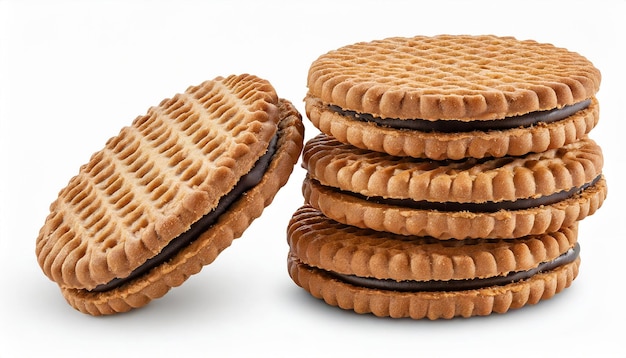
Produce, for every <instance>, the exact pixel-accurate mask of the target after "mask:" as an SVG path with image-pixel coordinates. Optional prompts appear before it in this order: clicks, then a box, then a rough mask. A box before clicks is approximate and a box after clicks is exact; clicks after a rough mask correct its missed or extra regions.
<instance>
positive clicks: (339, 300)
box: [288, 255, 580, 320]
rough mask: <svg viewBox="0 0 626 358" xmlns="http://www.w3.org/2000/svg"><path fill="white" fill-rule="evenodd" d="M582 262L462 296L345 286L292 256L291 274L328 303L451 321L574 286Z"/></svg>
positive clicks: (533, 301)
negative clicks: (573, 282)
mask: <svg viewBox="0 0 626 358" xmlns="http://www.w3.org/2000/svg"><path fill="white" fill-rule="evenodd" d="M579 266H580V258H577V259H576V260H575V261H574V262H571V263H569V264H567V265H564V266H561V267H559V268H557V269H554V270H551V271H548V272H544V273H540V274H537V275H535V276H533V277H531V278H530V279H527V280H524V281H520V282H515V283H511V284H508V285H505V286H496V287H487V288H482V289H476V290H467V291H456V292H398V291H387V290H379V289H370V288H365V287H359V286H354V285H351V284H349V283H345V282H343V281H341V280H339V279H337V278H335V277H333V276H332V275H330V274H328V273H326V272H325V271H322V270H319V269H316V268H312V267H309V266H306V265H304V264H303V263H301V262H299V261H298V259H297V258H296V257H295V256H293V255H290V256H289V259H288V267H289V275H290V276H291V278H292V280H293V281H294V282H295V283H296V284H297V285H298V286H300V287H302V288H303V289H305V290H306V291H308V292H309V293H310V294H311V295H313V296H314V297H316V298H319V299H322V300H324V301H325V302H326V303H327V304H329V305H332V306H337V307H339V308H342V309H345V310H353V311H354V312H356V313H371V314H374V315H375V316H378V317H392V318H412V319H424V318H427V319H430V320H435V319H451V318H454V317H472V316H487V315H490V314H492V313H505V312H507V311H509V310H511V309H517V308H521V307H523V306H525V305H529V304H536V303H538V302H539V301H541V300H545V299H549V298H551V297H553V296H554V295H555V294H557V293H559V292H561V291H562V290H563V289H565V288H567V287H569V286H570V285H571V283H572V281H573V280H574V279H575V278H576V276H577V275H578V269H579Z"/></svg>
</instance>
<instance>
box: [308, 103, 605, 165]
mask: <svg viewBox="0 0 626 358" xmlns="http://www.w3.org/2000/svg"><path fill="white" fill-rule="evenodd" d="M305 111H306V114H307V117H308V118H309V119H310V120H311V122H312V123H313V125H314V126H315V127H317V128H318V129H320V130H321V131H322V132H323V133H326V134H328V135H331V136H333V137H335V138H337V139H338V140H339V141H341V142H343V143H349V144H351V145H353V146H355V147H359V148H362V149H368V150H373V151H378V152H383V153H388V154H391V155H395V156H410V157H415V158H429V159H434V160H444V159H453V160H457V159H463V158H466V157H472V158H485V157H503V156H507V155H524V154H526V153H538V152H542V151H546V150H550V149H555V148H559V147H561V146H564V145H567V144H570V143H573V142H575V141H577V140H579V139H581V138H583V137H585V136H586V135H587V134H588V133H589V132H590V131H591V130H592V129H593V128H594V127H595V126H596V125H597V123H598V120H599V118H600V116H599V106H598V103H597V100H596V99H595V98H593V99H592V104H591V106H590V107H589V108H587V109H585V110H581V111H578V112H577V113H575V114H574V115H572V116H570V117H568V118H566V119H563V120H560V121H556V122H553V123H549V124H545V123H542V124H540V125H536V126H532V127H527V128H513V129H508V130H497V131H496V130H494V131H473V132H467V133H439V132H420V131H415V130H397V129H393V128H387V127H383V126H378V125H376V124H373V123H368V122H361V121H356V120H354V119H351V118H347V117H344V116H342V115H340V114H338V113H336V112H333V111H330V110H328V107H327V106H325V105H324V104H323V103H322V102H321V101H320V100H319V99H316V98H311V97H307V98H306V102H305Z"/></svg>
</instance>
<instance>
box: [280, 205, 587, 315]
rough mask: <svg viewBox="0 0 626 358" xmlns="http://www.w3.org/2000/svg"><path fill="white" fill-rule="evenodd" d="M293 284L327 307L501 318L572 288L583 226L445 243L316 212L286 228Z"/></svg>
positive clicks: (297, 216) (299, 215)
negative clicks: (353, 223) (495, 315)
mask: <svg viewBox="0 0 626 358" xmlns="http://www.w3.org/2000/svg"><path fill="white" fill-rule="evenodd" d="M287 235H288V243H289V246H290V252H289V258H288V266H289V274H290V276H291V277H292V279H293V280H294V282H295V283H296V284H297V285H299V286H301V287H303V288H304V289H305V290H307V291H309V292H310V293H311V294H312V295H313V296H315V297H317V298H321V299H323V300H324V301H326V302H327V303H328V304H330V305H334V306H339V307H341V308H343V309H351V310H354V311H356V312H358V313H373V314H374V315H377V316H390V317H394V318H399V317H411V318H414V319H422V318H428V319H439V318H453V317H456V316H462V317H470V316H477V315H481V316H482V315H488V314H491V313H493V312H497V313H504V312H506V311H508V310H509V309H513V308H519V307H522V306H524V305H527V304H534V303H537V302H538V301H540V300H542V299H547V298H550V297H552V296H554V295H555V294H556V293H558V292H560V291H562V290H563V289H564V288H566V287H569V286H570V285H571V283H572V281H573V280H574V279H575V278H576V276H577V274H578V267H579V265H580V258H579V251H580V248H579V245H578V244H577V235H578V224H577V223H575V224H574V225H573V226H571V227H565V228H561V229H560V230H559V231H557V232H554V233H550V234H541V235H535V236H527V237H523V238H520V239H517V240H505V239H502V240H495V239H471V240H463V241H441V240H436V239H432V238H425V237H417V236H402V235H393V234H389V233H381V232H377V231H372V230H367V229H359V228H356V227H353V226H348V225H344V224H340V223H337V222H335V221H333V220H331V219H328V218H327V217H325V216H324V215H323V214H322V213H321V212H320V211H318V210H316V209H314V208H312V207H311V206H307V205H305V206H303V207H301V208H300V209H298V210H297V211H296V212H295V213H294V215H293V217H292V219H291V221H290V222H289V227H288V234H287Z"/></svg>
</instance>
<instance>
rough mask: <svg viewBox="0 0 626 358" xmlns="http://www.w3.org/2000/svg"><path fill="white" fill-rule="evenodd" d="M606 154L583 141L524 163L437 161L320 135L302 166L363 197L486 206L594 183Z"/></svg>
mask: <svg viewBox="0 0 626 358" xmlns="http://www.w3.org/2000/svg"><path fill="white" fill-rule="evenodd" d="M603 164H604V160H603V156H602V150H601V148H600V146H598V145H597V144H596V143H595V142H594V141H593V140H591V139H588V138H585V139H583V140H581V141H578V142H575V143H573V144H570V145H567V146H564V147H561V148H558V149H553V150H549V151H546V152H541V153H536V154H528V155H526V156H521V157H503V158H490V159H483V160H477V159H472V158H468V159H465V160H459V161H433V160H423V159H416V158H410V157H395V156H391V155H387V154H384V153H380V152H372V151H367V150H361V149H358V148H355V147H353V146H350V145H346V144H343V143H341V142H339V141H338V140H336V139H335V138H333V137H330V136H327V135H324V134H319V135H317V136H316V137H314V138H312V139H310V140H309V141H308V142H307V143H306V145H305V148H304V151H303V153H302V165H303V167H304V168H305V169H306V170H307V172H308V174H309V176H310V177H311V178H313V179H315V180H317V181H319V182H320V183H321V184H322V185H326V186H331V187H333V188H337V189H339V190H343V191H348V192H352V193H357V194H360V195H363V196H365V197H382V198H385V199H388V198H393V199H411V200H414V201H428V202H457V203H485V202H494V203H498V202H503V201H515V200H520V199H537V198H540V197H543V196H548V195H551V194H554V193H558V192H562V191H568V190H571V189H573V188H578V187H581V186H583V185H585V184H586V183H590V182H591V181H593V180H594V179H595V178H596V177H598V176H599V175H600V174H601V173H602V167H603Z"/></svg>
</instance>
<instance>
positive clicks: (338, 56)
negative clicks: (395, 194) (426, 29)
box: [305, 35, 601, 160]
mask: <svg viewBox="0 0 626 358" xmlns="http://www.w3.org/2000/svg"><path fill="white" fill-rule="evenodd" d="M600 80H601V75H600V72H599V70H598V69H597V68H595V67H594V66H593V64H592V63H591V62H590V61H588V60H587V59H586V58H584V57H583V56H581V55H579V54H577V53H574V52H570V51H568V50H566V49H563V48H558V47H555V46H553V45H550V44H542V43H537V42H535V41H530V40H529V41H519V40H517V39H514V38H512V37H496V36H469V35H440V36H434V37H425V36H416V37H412V38H402V37H393V38H387V39H383V40H377V41H371V42H360V43H356V44H352V45H348V46H344V47H341V48H339V49H336V50H333V51H330V52H328V53H326V54H324V55H322V56H320V57H319V58H318V59H316V60H315V61H314V62H313V63H312V64H311V67H310V69H309V74H308V79H307V85H308V93H307V96H306V98H305V103H306V113H307V116H308V117H309V119H310V120H311V121H312V123H313V124H314V125H315V126H316V127H318V128H319V129H320V130H321V131H322V132H324V133H326V134H328V135H331V136H334V137H336V138H337V139H338V140H340V141H342V142H344V143H349V144H352V145H354V146H357V147H360V148H363V149H369V150H374V151H381V152H386V153H389V154H392V155H398V156H413V157H418V158H420V157H426V158H431V159H435V160H442V159H461V158H464V157H475V158H483V157H490V156H498V157H499V156H508V155H523V154H526V153H529V152H542V151H545V150H549V149H553V148H558V147H561V146H563V145H566V144H568V143H572V142H574V141H576V140H578V139H580V138H582V137H583V136H585V135H586V134H587V133H589V131H590V130H591V129H592V128H593V127H594V126H595V125H596V124H597V122H598V117H599V115H598V111H599V109H598V103H597V100H596V99H595V97H594V96H595V94H596V92H597V91H598V89H599V86H600Z"/></svg>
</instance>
